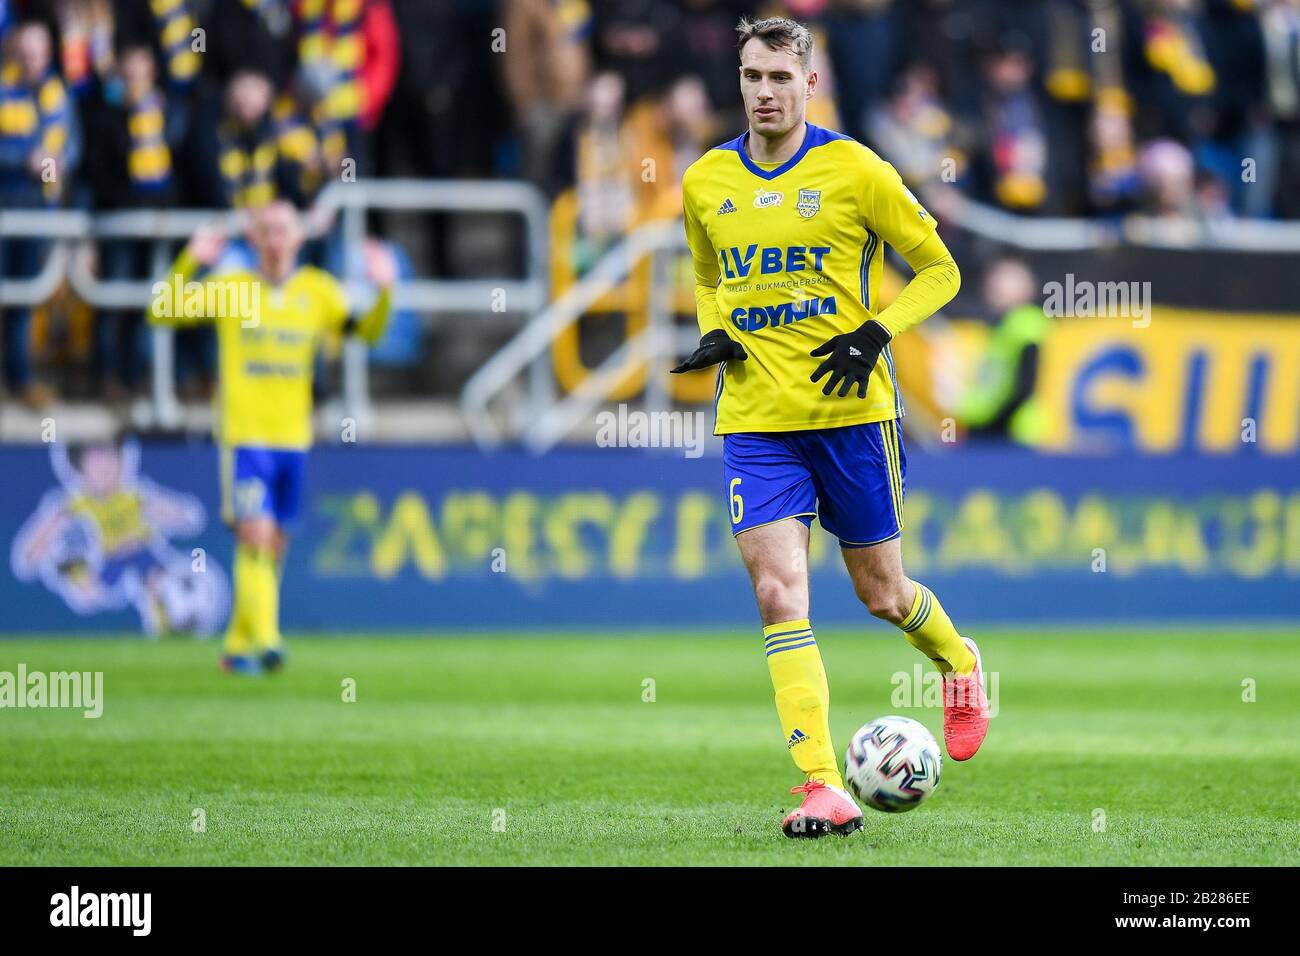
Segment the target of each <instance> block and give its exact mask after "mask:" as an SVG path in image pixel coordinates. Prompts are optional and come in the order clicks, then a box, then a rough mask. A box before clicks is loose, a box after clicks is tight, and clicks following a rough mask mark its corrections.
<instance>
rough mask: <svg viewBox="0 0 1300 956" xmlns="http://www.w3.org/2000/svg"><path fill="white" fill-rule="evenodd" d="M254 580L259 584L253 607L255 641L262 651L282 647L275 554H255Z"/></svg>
mask: <svg viewBox="0 0 1300 956" xmlns="http://www.w3.org/2000/svg"><path fill="white" fill-rule="evenodd" d="M255 554H256V564H255V571H254V580H255V581H256V582H257V592H256V593H257V601H256V604H255V605H254V607H253V614H254V618H253V626H252V633H253V641H254V642H255V643H256V644H257V646H258V648H259V649H261V650H269V649H270V648H273V647H279V646H280V643H281V642H280V575H279V572H278V570H277V569H276V559H275V552H274V551H271V550H266V551H262V550H259V551H257V552H255Z"/></svg>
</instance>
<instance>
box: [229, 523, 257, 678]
mask: <svg viewBox="0 0 1300 956" xmlns="http://www.w3.org/2000/svg"><path fill="white" fill-rule="evenodd" d="M232 574H233V576H234V579H235V580H234V591H235V594H234V600H233V602H232V605H231V608H230V621H229V622H228V623H227V624H226V636H225V639H224V640H223V641H222V649H223V650H224V651H225V652H226V653H227V654H232V655H236V656H239V657H243V656H245V655H247V654H250V653H252V650H253V638H252V632H253V618H254V615H253V613H252V609H253V605H254V604H255V603H256V600H257V594H256V592H257V587H258V582H257V581H256V579H255V578H256V560H255V556H254V553H253V551H252V549H251V548H249V547H247V546H246V545H243V544H237V545H235V567H234V569H233V572H232Z"/></svg>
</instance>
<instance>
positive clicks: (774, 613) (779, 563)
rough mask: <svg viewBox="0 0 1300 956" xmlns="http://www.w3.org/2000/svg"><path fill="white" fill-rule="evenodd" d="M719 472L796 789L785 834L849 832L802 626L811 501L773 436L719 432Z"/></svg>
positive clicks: (857, 820) (857, 818) (816, 662)
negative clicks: (798, 801)
mask: <svg viewBox="0 0 1300 956" xmlns="http://www.w3.org/2000/svg"><path fill="white" fill-rule="evenodd" d="M723 463H724V473H725V476H726V482H727V491H728V498H729V503H730V507H731V518H732V529H733V531H734V533H735V535H736V544H737V546H738V547H739V548H740V554H741V557H742V559H743V560H744V562H745V568H746V569H747V570H748V572H749V577H750V582H751V583H752V585H753V588H754V598H755V601H756V602H757V604H758V610H759V616H760V618H761V620H762V622H763V654H764V656H765V658H766V660H767V666H768V673H769V674H770V675H771V678H772V689H773V692H774V694H775V697H776V709H777V714H778V715H779V717H780V720H781V733H782V739H783V740H784V741H785V743H786V749H787V750H788V751H789V753H790V756H791V757H792V758H793V759H794V762H795V765H796V766H797V767H798V768H799V770H800V771H801V772H802V773H803V775H804V781H805V782H804V783H803V784H802V785H801V786H799V787H796V788H795V792H801V793H803V794H804V801H803V805H802V806H800V807H799V808H798V809H797V810H795V811H794V812H793V813H791V814H790V815H789V816H788V817H786V819H785V821H784V822H783V824H782V829H783V831H784V832H785V833H786V835H787V836H810V837H816V836H821V835H822V834H823V833H827V832H832V831H834V832H840V833H849V832H852V831H853V830H854V829H858V828H859V827H861V825H862V815H861V812H860V811H859V810H858V808H857V805H856V804H854V802H853V799H852V797H850V796H849V795H848V794H847V793H845V792H844V789H843V787H844V784H843V780H842V778H841V777H840V771H839V761H838V759H837V758H836V751H835V747H834V744H833V743H832V741H831V732H830V690H829V687H828V684H827V681H826V670H825V668H824V667H823V665H822V659H821V653H820V651H819V650H818V648H817V640H816V637H815V636H814V634H813V630H812V627H811V624H810V622H809V619H808V573H807V557H806V556H807V552H808V523H809V522H810V521H811V511H812V508H813V507H814V505H815V498H814V497H813V492H812V488H811V483H810V480H809V477H808V474H807V470H806V468H805V467H804V466H803V464H802V463H801V462H800V461H799V460H798V457H797V456H795V455H793V454H791V452H790V451H789V449H788V447H787V446H786V443H785V442H784V441H783V440H782V439H781V438H779V437H774V436H767V435H728V436H726V439H725V441H724V453H723Z"/></svg>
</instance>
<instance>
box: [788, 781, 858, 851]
mask: <svg viewBox="0 0 1300 956" xmlns="http://www.w3.org/2000/svg"><path fill="white" fill-rule="evenodd" d="M790 792H791V793H802V794H803V795H804V798H803V803H801V804H799V807H798V809H796V810H793V811H791V813H790V815H789V816H787V817H786V818H785V819H784V820H782V821H781V832H782V833H784V834H785V835H786V836H788V837H819V836H824V835H825V834H827V833H838V834H839V835H840V836H848V835H849V834H850V833H852V832H853V831H854V830H861V829H862V811H861V810H859V809H858V805H857V804H856V803H854V802H853V798H852V797H851V796H849V795H848V793H847V792H846V791H844V790H841V789H840V788H839V787H831V786H828V785H827V784H826V783H824V782H823V781H821V780H809V781H808V782H807V783H805V784H803V785H802V786H799V787H793V788H791V790H790Z"/></svg>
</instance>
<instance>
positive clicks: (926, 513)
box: [808, 491, 934, 575]
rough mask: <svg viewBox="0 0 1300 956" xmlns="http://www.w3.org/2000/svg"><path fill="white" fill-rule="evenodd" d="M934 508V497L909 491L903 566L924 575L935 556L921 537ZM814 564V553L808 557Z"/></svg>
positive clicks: (904, 533)
mask: <svg viewBox="0 0 1300 956" xmlns="http://www.w3.org/2000/svg"><path fill="white" fill-rule="evenodd" d="M933 510H934V499H933V498H931V497H930V496H929V495H928V494H926V493H925V492H924V491H909V492H908V493H907V514H906V521H907V530H905V531H904V532H903V539H902V540H903V566H904V567H905V568H907V570H908V572H909V573H911V574H916V575H922V574H924V573H925V572H926V571H928V570H929V569H930V566H931V564H932V562H933V556H932V555H931V554H930V550H929V549H928V548H927V547H926V546H925V542H924V541H923V540H922V537H921V529H922V528H924V527H925V525H926V522H927V521H929V520H930V514H931V512H932V511H933ZM808 563H809V566H810V567H811V566H812V565H813V560H812V555H809V558H808Z"/></svg>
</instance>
